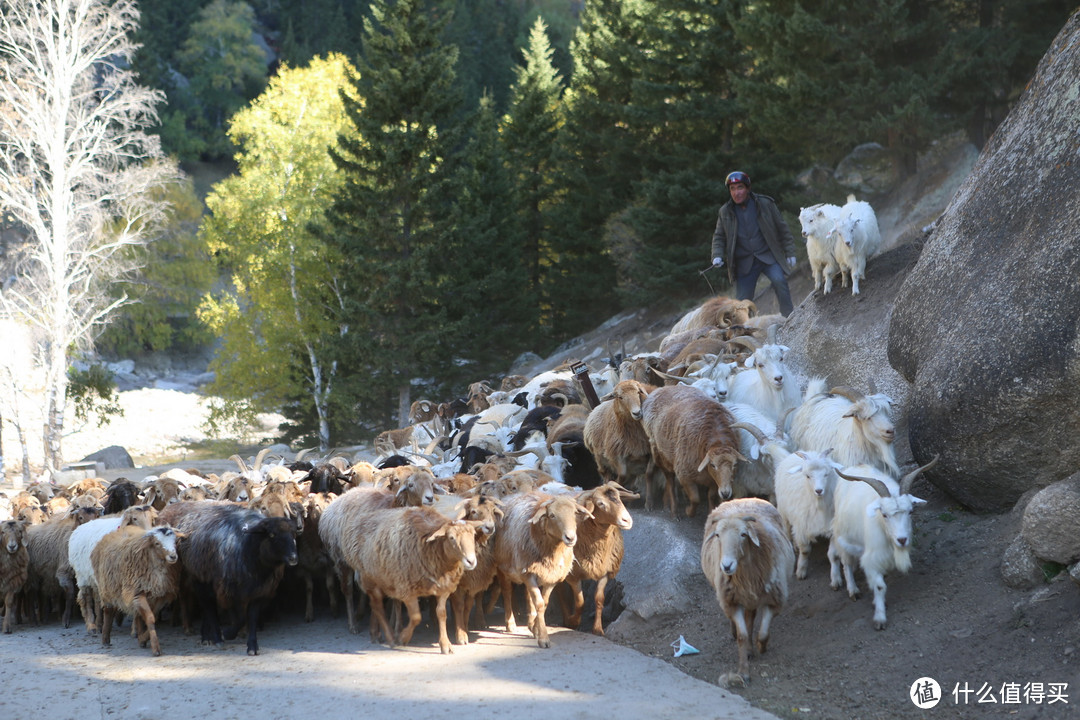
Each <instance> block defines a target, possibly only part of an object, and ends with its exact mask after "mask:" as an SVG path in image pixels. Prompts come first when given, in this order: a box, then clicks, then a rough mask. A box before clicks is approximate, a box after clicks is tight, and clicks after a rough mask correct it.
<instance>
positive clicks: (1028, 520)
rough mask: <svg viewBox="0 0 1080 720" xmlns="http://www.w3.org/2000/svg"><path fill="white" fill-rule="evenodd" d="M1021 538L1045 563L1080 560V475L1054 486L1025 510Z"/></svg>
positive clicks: (1044, 489)
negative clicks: (1046, 561)
mask: <svg viewBox="0 0 1080 720" xmlns="http://www.w3.org/2000/svg"><path fill="white" fill-rule="evenodd" d="M1020 537H1021V538H1022V539H1023V541H1024V542H1025V543H1026V544H1027V546H1028V547H1030V548H1031V550H1032V552H1034V553H1035V555H1036V556H1037V557H1039V558H1041V559H1042V560H1050V561H1052V562H1056V563H1061V564H1062V565H1071V564H1072V563H1074V562H1076V561H1077V560H1080V473H1077V474H1075V475H1073V476H1071V477H1069V478H1066V479H1065V480H1061V481H1059V482H1056V483H1052V484H1051V485H1048V486H1047V487H1045V488H1043V489H1042V490H1040V491H1039V492H1038V493H1036V494H1035V496H1034V497H1033V498H1031V501H1030V502H1029V503H1028V505H1027V507H1026V508H1024V516H1023V521H1022V523H1021V526H1020Z"/></svg>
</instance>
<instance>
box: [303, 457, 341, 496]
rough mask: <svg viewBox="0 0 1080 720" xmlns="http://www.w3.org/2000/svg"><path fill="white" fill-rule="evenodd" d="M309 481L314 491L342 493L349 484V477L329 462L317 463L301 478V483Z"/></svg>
mask: <svg viewBox="0 0 1080 720" xmlns="http://www.w3.org/2000/svg"><path fill="white" fill-rule="evenodd" d="M308 481H311V490H310V492H313V493H321V492H328V493H333V494H335V495H340V494H342V493H343V492H345V490H346V489H347V488H348V486H349V478H348V477H347V476H345V475H343V474H342V473H341V471H340V470H338V469H337V468H336V467H334V466H333V465H331V464H329V463H324V464H322V465H316V466H315V467H314V468H312V469H311V470H309V471H308V474H307V475H305V476H304V477H303V479H302V480H300V482H301V483H304V482H308Z"/></svg>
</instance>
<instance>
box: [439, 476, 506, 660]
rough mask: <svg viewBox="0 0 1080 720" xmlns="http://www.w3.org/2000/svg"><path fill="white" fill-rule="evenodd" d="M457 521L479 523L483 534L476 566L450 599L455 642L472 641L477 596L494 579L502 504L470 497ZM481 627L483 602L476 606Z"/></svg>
mask: <svg viewBox="0 0 1080 720" xmlns="http://www.w3.org/2000/svg"><path fill="white" fill-rule="evenodd" d="M461 513H462V514H461V517H460V518H458V519H461V520H469V521H472V522H477V523H480V530H481V533H480V534H479V535H477V537H476V567H474V568H473V569H472V570H466V571H465V574H464V575H462V576H461V581H460V582H459V583H458V586H457V589H456V590H454V593H453V595H451V596H450V603H451V606H452V607H453V608H454V626H455V631H456V632H455V638H454V639H455V642H457V643H458V644H459V645H467V644H468V642H469V617H470V616H471V615H472V609H473V605H474V604H476V596H477V595H479V594H480V593H482V592H484V591H485V590H487V589H488V588H489V587H490V586H491V583H492V582H493V581H494V580H495V573H496V570H497V568H496V565H495V543H494V541H493V540H492V536H493V535H494V534H495V530H496V528H497V527H498V525H499V520H500V519H502V517H503V511H502V503H501V502H499V500H497V499H496V498H493V497H487V496H484V495H478V496H475V497H471V498H468V499H467V500H466V501H465V502H464V504H463V505H462V508H461ZM477 611H478V612H479V613H480V624H481V626H486V625H487V620H486V619H485V618H484V609H483V603H480V604H478V605H477Z"/></svg>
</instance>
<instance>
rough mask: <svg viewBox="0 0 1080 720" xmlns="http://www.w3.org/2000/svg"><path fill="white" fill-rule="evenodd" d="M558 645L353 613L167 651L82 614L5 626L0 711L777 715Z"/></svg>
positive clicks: (625, 660)
mask: <svg viewBox="0 0 1080 720" xmlns="http://www.w3.org/2000/svg"><path fill="white" fill-rule="evenodd" d="M553 632H554V634H553V636H552V646H553V647H552V648H551V649H550V650H541V649H539V648H537V647H536V644H535V642H534V641H533V640H532V638H531V636H527V635H525V634H518V635H508V634H505V633H499V632H484V633H481V634H480V635H479V637H478V639H477V640H476V641H475V642H473V643H472V644H470V645H468V646H464V647H455V648H454V654H453V655H450V656H442V655H440V654H439V648H438V645H437V644H435V643H434V640H435V637H434V635H433V633H432V632H431V631H430V629H427V630H425V631H424V632H418V634H417V636H416V638H415V639H414V641H413V644H412V645H410V646H409V647H406V648H397V649H393V650H391V649H389V648H387V647H384V646H379V645H372V644H371V643H370V641H369V640H368V638H367V635H366V633H365V634H361V635H355V636H354V635H350V634H349V632H348V630H347V629H346V628H345V623H344V621H343V620H341V619H336V620H335V619H332V618H322V619H317V620H316V621H315V622H314V623H312V624H310V625H305V624H304V623H303V622H302V619H301V618H299V617H283V618H280V619H279V620H276V621H272V622H268V623H267V624H266V627H265V629H264V630H262V631H260V632H259V645H260V651H261V654H260V655H258V656H257V657H248V656H247V655H246V654H245V647H244V643H243V641H242V640H240V641H236V642H230V643H226V645H225V647H224V648H223V649H215V648H206V647H202V646H201V645H200V644H199V641H198V637H197V636H185V635H184V634H183V632H182V631H181V630H180V629H179V628H173V627H169V626H165V627H162V628H160V637H161V646H162V652H163V654H162V656H161V657H158V658H155V657H153V656H151V654H150V651H149V650H147V649H142V648H139V647H138V645H137V643H136V642H135V640H134V639H133V638H131V637H130V636H129V635H128V633H127V628H126V627H125V628H124V629H123V630H120V629H118V630H116V631H114V632H113V637H112V643H113V645H112V647H111V648H102V647H101V645H100V639H99V638H98V637H90V636H88V635H87V634H86V631H85V629H84V628H83V627H82V626H81V625H79V626H78V627H76V625H75V623H74V622H73V624H72V627H71V629H69V630H64V629H63V628H62V627H61V626H60V625H59V624H58V623H56V622H53V623H51V624H49V625H44V626H42V627H33V626H32V625H21V626H18V627H16V628H15V632H14V633H13V634H11V635H0V677H2V678H3V692H2V694H0V716H2V717H5V718H13V719H21V720H27V719H29V718H35V717H38V716H47V717H48V718H49V720H65V719H67V718H72V719H79V720H82V719H84V718H91V717H93V718H99V717H100V718H107V719H109V720H158V719H164V718H176V717H178V713H179V716H182V717H192V718H199V719H200V720H219V719H230V718H260V720H263V719H266V720H271V719H275V720H276V719H277V718H283V719H284V718H319V719H320V720H329V719H331V718H350V719H355V718H392V717H397V718H401V719H402V720H405V719H407V718H409V719H411V718H425V719H431V718H440V717H455V718H460V717H468V718H470V720H480V719H482V718H505V717H518V718H529V720H540V719H543V718H560V720H561V719H564V718H613V717H618V718H650V719H655V720H658V719H660V718H671V719H672V720H675V719H679V720H689V719H690V718H693V719H694V720H701V719H706V718H733V719H734V718H740V719H742V718H745V719H747V720H765V719H766V718H773V717H774V716H773V715H770V714H768V713H766V712H763V711H761V710H757V709H755V708H753V707H751V706H750V705H749V703H747V702H746V701H745V700H743V699H742V698H740V697H739V696H738V695H735V694H732V693H729V692H726V691H724V690H721V689H720V688H719V687H717V686H715V685H710V684H708V683H705V682H702V681H700V680H695V679H694V678H691V677H689V676H687V675H685V674H683V673H681V672H679V671H678V670H677V669H675V668H674V667H672V666H670V665H668V664H667V663H665V662H663V661H661V660H658V659H656V658H649V657H646V656H644V655H642V654H640V653H638V652H636V651H634V650H630V649H627V648H624V647H621V646H619V645H616V644H614V643H612V642H609V641H607V640H604V639H602V638H597V637H593V636H591V635H587V634H583V633H578V632H571V631H568V630H553Z"/></svg>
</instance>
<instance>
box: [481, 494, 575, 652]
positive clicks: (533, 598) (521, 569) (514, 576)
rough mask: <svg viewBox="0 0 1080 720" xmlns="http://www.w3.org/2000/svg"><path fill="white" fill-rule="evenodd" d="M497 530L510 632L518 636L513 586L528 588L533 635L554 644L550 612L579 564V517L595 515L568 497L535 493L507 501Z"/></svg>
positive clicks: (497, 558)
mask: <svg viewBox="0 0 1080 720" xmlns="http://www.w3.org/2000/svg"><path fill="white" fill-rule="evenodd" d="M503 512H504V513H505V514H504V516H503V518H502V522H501V523H499V527H498V529H497V530H496V531H495V563H496V565H497V567H498V577H499V584H500V587H501V590H502V596H503V606H504V610H505V612H506V630H507V632H514V631H515V630H516V629H517V624H516V623H515V622H514V608H513V603H512V602H511V599H512V597H513V595H511V593H510V587H511V584H512V583H517V584H520V585H525V588H526V591H527V593H526V596H527V597H528V599H529V621H528V624H529V630H531V631H532V634H533V637H535V638H536V643H537V645H539V646H540V647H542V648H549V647H551V641H550V640H549V639H548V629H547V620H546V619H545V617H544V615H545V613H546V611H547V603H548V599H549V598H550V597H551V590H552V588H554V587H555V586H556V585H557V584H559V583H561V582H562V581H563V580H565V579H566V576H567V575H569V574H570V569H571V567H572V565H573V563H574V545H575V544H576V543H577V539H578V534H577V524H578V516H579V515H582V516H585V517H590V514H589V511H588V510H586V509H585V508H584V507H582V506H581V505H579V504H578V503H577V501H576V500H574V499H573V498H572V497H569V496H566V495H559V496H554V495H545V494H543V493H539V492H529V493H524V494H522V495H514V496H512V497H510V498H507V500H506V502H505V503H504V506H503Z"/></svg>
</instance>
